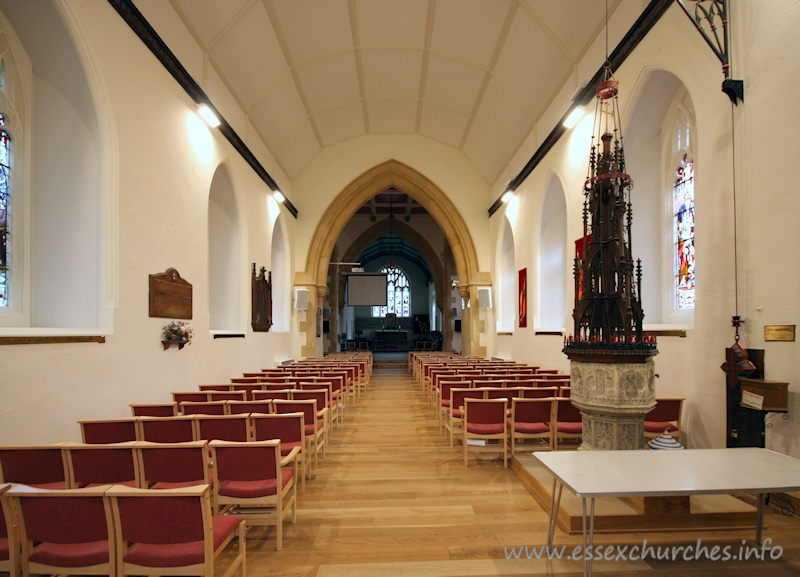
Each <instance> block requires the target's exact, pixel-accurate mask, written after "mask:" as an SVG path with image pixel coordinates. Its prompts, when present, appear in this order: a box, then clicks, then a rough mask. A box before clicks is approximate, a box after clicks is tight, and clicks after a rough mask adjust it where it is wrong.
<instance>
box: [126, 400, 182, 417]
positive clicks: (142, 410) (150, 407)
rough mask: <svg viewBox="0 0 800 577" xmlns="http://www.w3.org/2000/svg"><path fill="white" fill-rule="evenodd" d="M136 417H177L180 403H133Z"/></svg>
mask: <svg viewBox="0 0 800 577" xmlns="http://www.w3.org/2000/svg"><path fill="white" fill-rule="evenodd" d="M130 407H131V414H133V416H134V417H177V416H178V403H132V404H131V405H130Z"/></svg>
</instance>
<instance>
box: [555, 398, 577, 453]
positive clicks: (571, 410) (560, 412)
mask: <svg viewBox="0 0 800 577" xmlns="http://www.w3.org/2000/svg"><path fill="white" fill-rule="evenodd" d="M550 426H551V430H552V435H553V450H554V451H555V450H558V444H559V442H561V441H562V440H565V439H578V440H580V438H581V436H582V435H583V416H582V415H581V412H580V411H579V410H578V408H577V407H576V406H575V405H573V404H572V401H570V400H569V399H568V398H564V397H558V398H556V400H555V404H554V405H553V416H552V417H551V420H550Z"/></svg>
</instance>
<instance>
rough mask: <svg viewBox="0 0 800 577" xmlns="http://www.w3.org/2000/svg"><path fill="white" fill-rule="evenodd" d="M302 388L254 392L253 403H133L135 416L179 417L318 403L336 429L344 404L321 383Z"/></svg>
mask: <svg viewBox="0 0 800 577" xmlns="http://www.w3.org/2000/svg"><path fill="white" fill-rule="evenodd" d="M301 386H302V387H303V388H301V389H274V390H269V391H254V392H253V399H252V400H242V399H235V400H214V401H207V400H194V399H195V398H198V399H199V398H202V394H201V396H198V397H194V396H193V395H194V394H193V393H172V394H173V396H174V397H175V398H176V399H178V400H176V401H174V402H172V403H132V404H131V405H130V408H131V413H132V415H133V416H134V417H177V416H178V415H184V416H186V415H240V414H246V413H274V412H276V410H277V409H276V408H275V404H274V403H273V402H272V401H276V400H278V401H301V400H302V401H315V402H316V403H317V409H318V410H319V409H320V407H328V411H329V416H328V418H329V420H330V425H331V426H332V427H333V426H336V425H338V423H339V421H340V417H341V418H343V417H342V415H343V413H344V410H343V403H342V401H341V400H340V398H339V397H338V396H336V395H333V394H332V392H331V390H330V389H320V388H317V387H318V386H319V385H318V384H308V383H306V384H301Z"/></svg>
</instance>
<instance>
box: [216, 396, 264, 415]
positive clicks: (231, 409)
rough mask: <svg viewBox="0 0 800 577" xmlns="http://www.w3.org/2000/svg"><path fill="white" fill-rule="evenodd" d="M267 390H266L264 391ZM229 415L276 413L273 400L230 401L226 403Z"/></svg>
mask: <svg viewBox="0 0 800 577" xmlns="http://www.w3.org/2000/svg"><path fill="white" fill-rule="evenodd" d="M262 392H266V391H262ZM226 405H227V411H228V414H229V415H245V414H250V413H274V412H275V411H274V409H273V408H272V401H270V400H269V399H265V400H263V401H228V402H227V403H226Z"/></svg>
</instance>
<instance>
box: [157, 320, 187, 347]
mask: <svg viewBox="0 0 800 577" xmlns="http://www.w3.org/2000/svg"><path fill="white" fill-rule="evenodd" d="M192 336H194V331H193V330H192V327H191V325H189V323H187V322H185V321H172V322H171V323H169V324H168V325H167V326H165V327H164V332H163V333H162V338H161V344H162V345H164V350H167V349H168V348H169V347H170V345H173V344H177V345H178V349H182V348H183V347H184V346H185V345H188V344H191V342H192Z"/></svg>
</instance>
